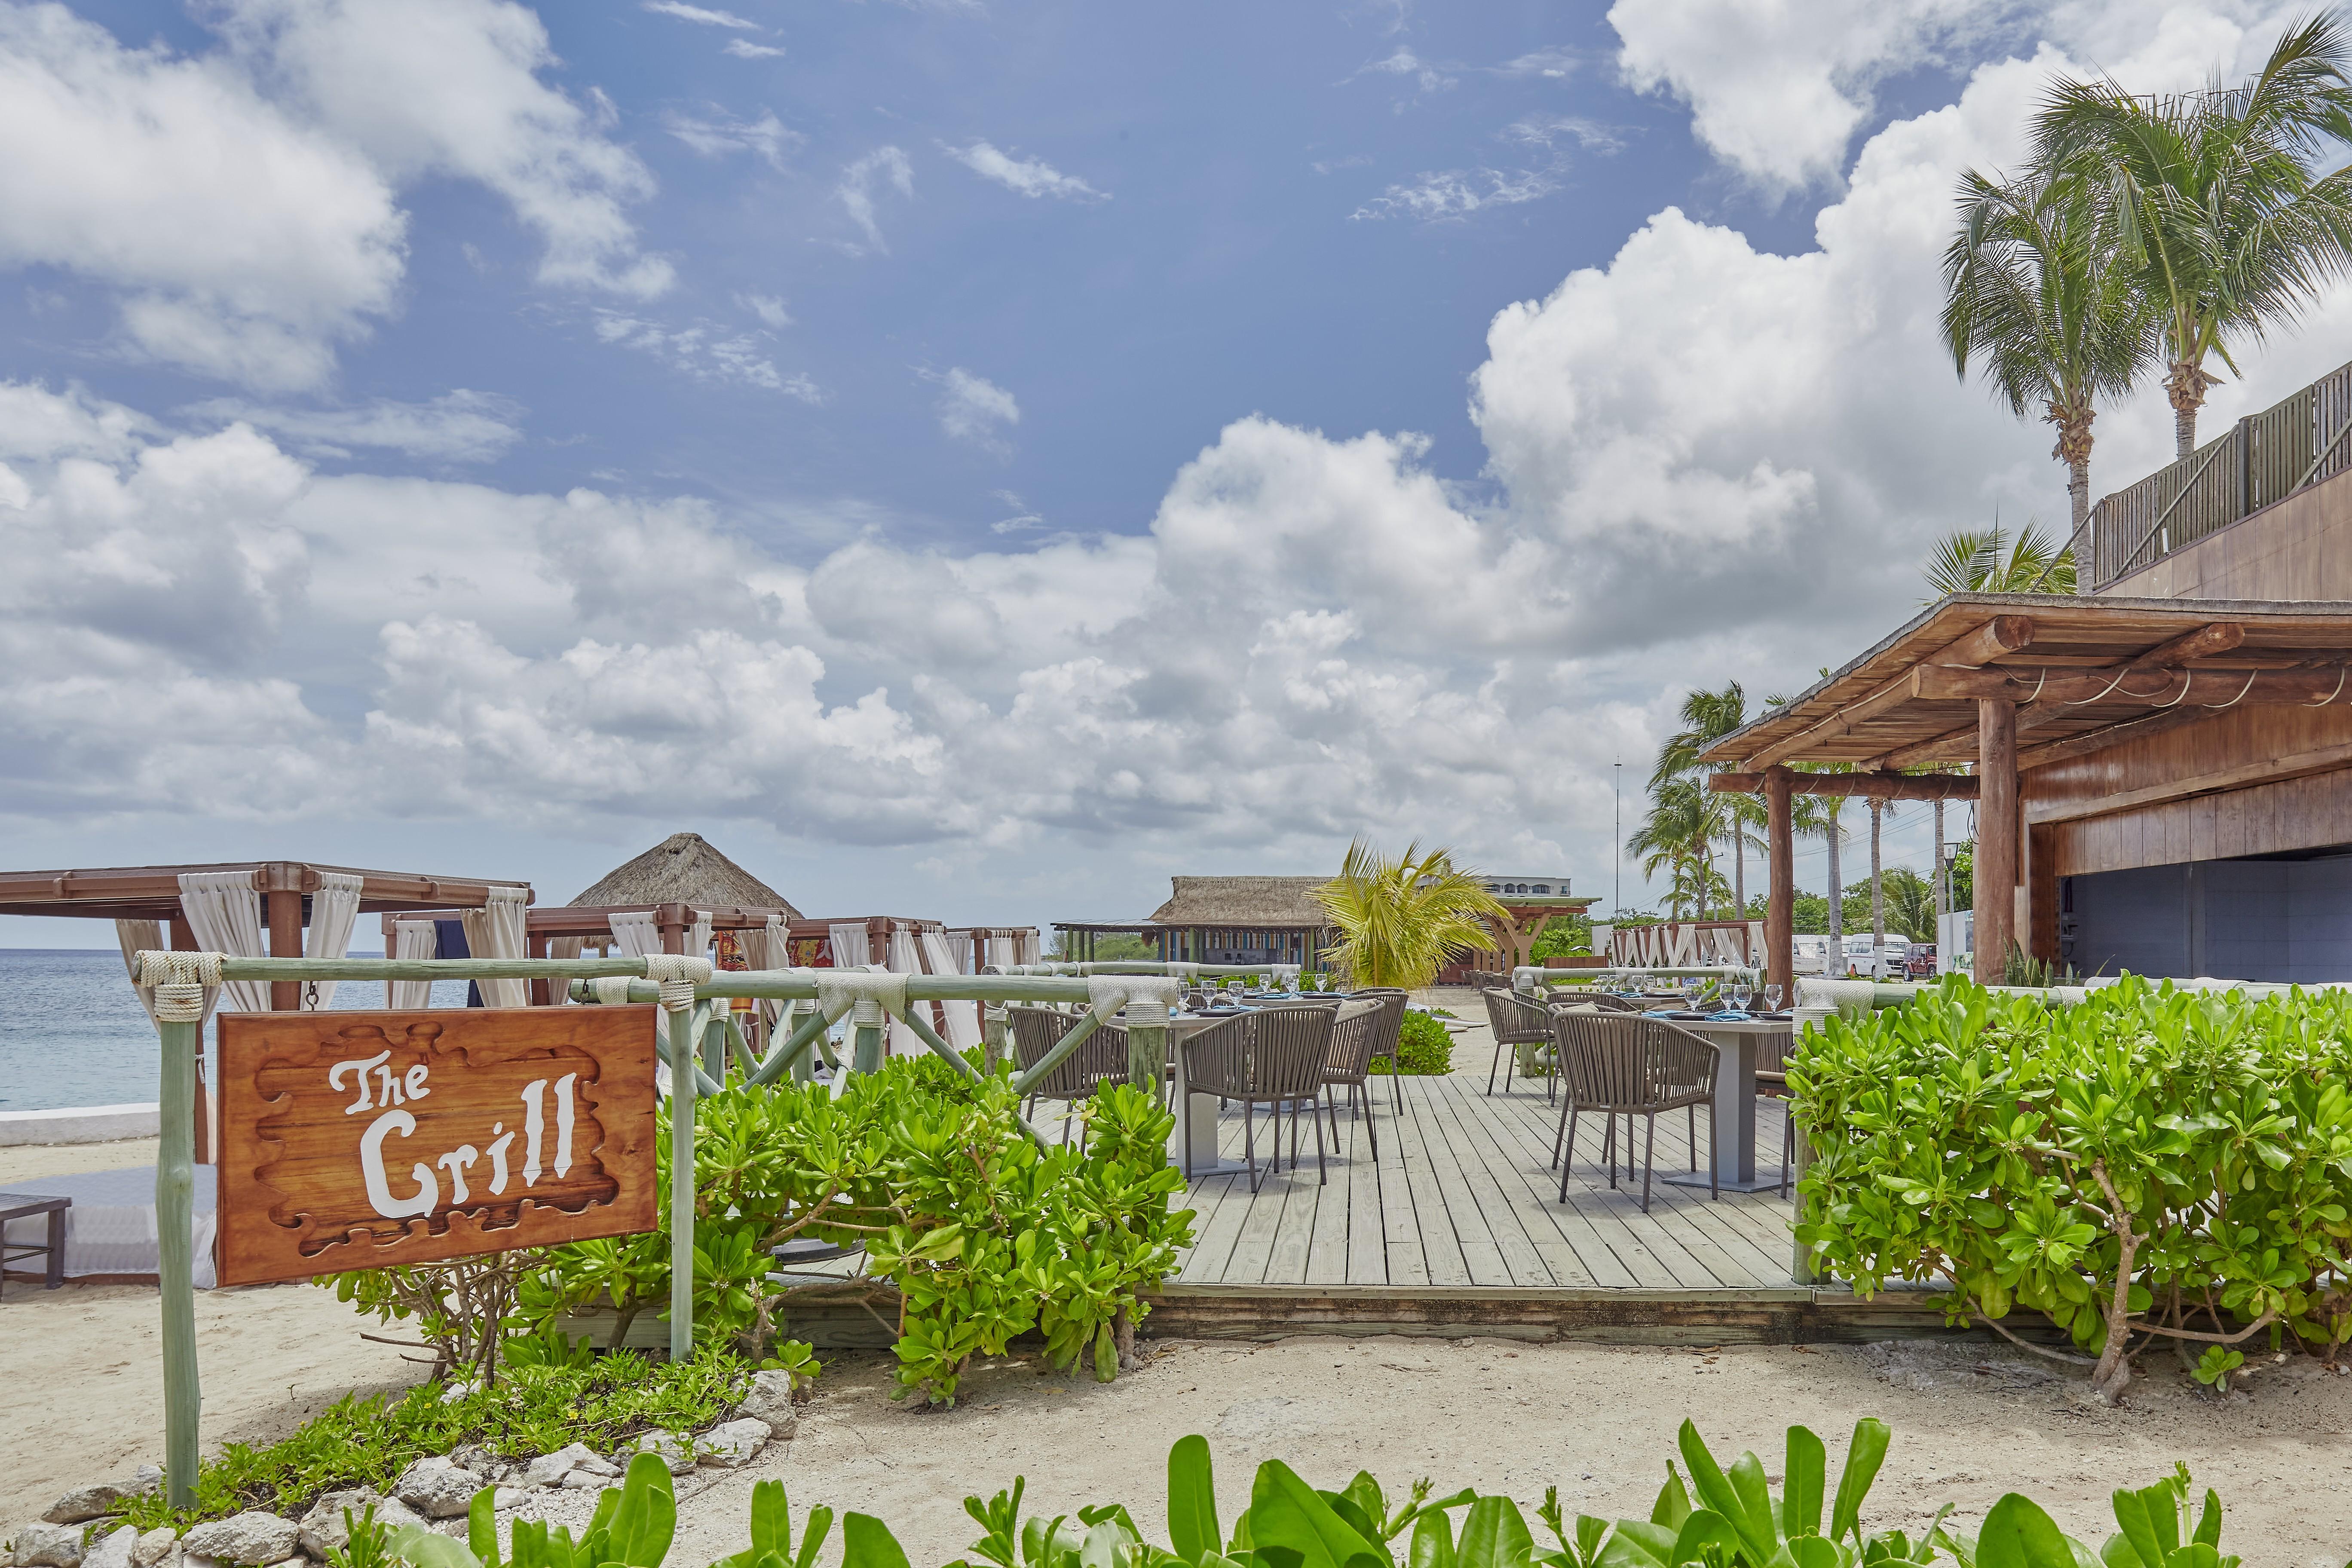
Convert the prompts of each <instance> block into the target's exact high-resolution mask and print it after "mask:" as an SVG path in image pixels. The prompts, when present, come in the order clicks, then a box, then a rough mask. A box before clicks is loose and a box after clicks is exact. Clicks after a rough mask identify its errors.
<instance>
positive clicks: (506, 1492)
mask: <svg viewBox="0 0 2352 1568" xmlns="http://www.w3.org/2000/svg"><path fill="white" fill-rule="evenodd" d="M528 1497H530V1493H529V1492H527V1491H524V1490H523V1489H521V1488H520V1487H500V1488H499V1489H497V1490H495V1491H493V1492H491V1493H490V1506H491V1507H492V1508H494V1509H509V1508H520V1507H521V1506H522V1505H523V1500H525V1499H526V1498H528Z"/></svg>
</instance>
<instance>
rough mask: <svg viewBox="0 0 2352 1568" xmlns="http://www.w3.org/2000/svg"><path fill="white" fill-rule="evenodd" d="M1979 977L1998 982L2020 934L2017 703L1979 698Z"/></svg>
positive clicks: (1978, 978)
mask: <svg viewBox="0 0 2352 1568" xmlns="http://www.w3.org/2000/svg"><path fill="white" fill-rule="evenodd" d="M1977 786H1978V798H1977V852H1976V906H1977V912H1976V927H1977V935H1976V944H1977V964H1976V968H1977V982H1978V984H1982V985H1998V984H2000V980H2001V975H2002V974H2003V973H2004V972H2005V971H2006V968H2007V965H2008V963H2009V949H2010V945H2011V942H2014V941H2015V940H2016V921H2017V872H2018V853H2017V829H2018V815H2017V704H2016V703H2014V702H2012V701H2011V700H2009V699H2008V698H2005V697H1980V698H1979V699H1978V700H1977Z"/></svg>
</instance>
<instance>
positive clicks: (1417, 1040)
mask: <svg viewBox="0 0 2352 1568" xmlns="http://www.w3.org/2000/svg"><path fill="white" fill-rule="evenodd" d="M1371 1070H1372V1071H1374V1072H1377V1073H1385V1072H1388V1071H1390V1070H1391V1069H1390V1068H1389V1062H1388V1058H1386V1057H1382V1058H1381V1059H1380V1060H1378V1061H1376V1062H1374V1063H1372V1068H1371ZM1394 1070H1396V1071H1397V1072H1400V1073H1422V1074H1428V1075H1433V1076H1442V1075H1444V1074H1445V1073H1450V1072H1452V1071H1453V1070H1454V1036H1453V1034H1452V1032H1451V1031H1449V1030H1448V1029H1447V1028H1446V1027H1445V1026H1444V1025H1443V1024H1441V1023H1439V1022H1438V1021H1437V1018H1436V1016H1435V1015H1433V1014H1430V1013H1414V1012H1407V1013H1406V1014H1405V1016H1404V1022H1403V1023H1402V1025H1400V1026H1398V1029H1397V1061H1396V1068H1395V1069H1394Z"/></svg>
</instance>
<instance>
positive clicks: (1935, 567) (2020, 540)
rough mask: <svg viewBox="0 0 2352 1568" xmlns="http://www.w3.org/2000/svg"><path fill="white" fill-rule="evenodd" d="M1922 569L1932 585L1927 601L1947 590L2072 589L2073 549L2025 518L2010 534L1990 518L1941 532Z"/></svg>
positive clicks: (2025, 591)
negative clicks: (1978, 525)
mask: <svg viewBox="0 0 2352 1568" xmlns="http://www.w3.org/2000/svg"><path fill="white" fill-rule="evenodd" d="M1921 574H1922V575H1923V576H1925V577H1926V578H1927V586H1928V587H1929V588H1930V589H1932V590H1933V592H1932V593H1931V594H1929V595H1928V596H1927V599H1926V600H1924V601H1923V602H1924V603H1926V604H1930V605H1932V604H1934V603H1935V602H1936V601H1937V600H1938V599H1941V598H1944V597H1945V596H1947V595H1952V594H2071V593H2073V592H2074V547H2073V546H2072V545H2068V546H2066V547H2064V548H2063V549H2062V548H2060V547H2059V545H2058V542H2057V541H2056V540H2054V539H2052V538H2051V537H2050V536H2049V535H2047V534H2045V533H2043V532H2042V528H2041V525H2040V524H2038V523H2034V522H2028V523H2027V524H2026V525H2025V526H2024V527H2023V528H2021V529H2020V530H2019V531H2018V533H2017V537H2016V538H2015V539H2011V537H2010V536H2009V534H2008V533H2007V532H2006V531H2004V530H2003V529H2002V528H2001V526H2000V523H1999V522H1995V523H1994V524H1993V525H1992V526H1991V527H1990V528H1989V529H1985V530H1982V531H1978V530H1976V529H1968V528H1964V529H1961V530H1959V531H1958V532H1955V533H1948V534H1946V535H1945V536H1944V537H1943V539H1942V540H1941V541H1939V542H1937V545H1936V548H1935V551H1934V552H1933V553H1931V554H1930V555H1929V556H1928V557H1927V565H1926V566H1925V567H1923V568H1921Z"/></svg>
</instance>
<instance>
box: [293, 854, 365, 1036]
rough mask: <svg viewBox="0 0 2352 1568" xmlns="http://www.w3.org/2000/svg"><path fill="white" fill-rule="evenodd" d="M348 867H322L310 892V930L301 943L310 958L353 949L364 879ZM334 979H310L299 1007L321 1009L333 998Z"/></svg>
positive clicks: (317, 1011) (308, 1010)
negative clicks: (353, 927) (323, 869)
mask: <svg viewBox="0 0 2352 1568" xmlns="http://www.w3.org/2000/svg"><path fill="white" fill-rule="evenodd" d="M366 880H367V879H365V878H364V877H357V876H354V875H352V873H351V872H349V871H321V872H320V873H319V890H318V891H317V892H315V893H313V894H311V895H310V936H309V940H308V941H306V942H304V944H303V947H302V952H303V954H304V956H306V957H310V958H341V957H342V956H343V955H344V954H346V953H348V952H351V950H352V922H353V921H356V920H358V919H359V913H360V889H361V887H362V885H363V884H364V883H365V882H366ZM335 985H336V982H334V981H332V980H313V981H311V982H310V984H307V985H305V986H303V987H302V1010H303V1011H304V1012H306V1013H323V1012H325V1011H326V1010H327V1009H328V1007H329V1006H331V1005H332V1004H333V1002H334V1000H335Z"/></svg>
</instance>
